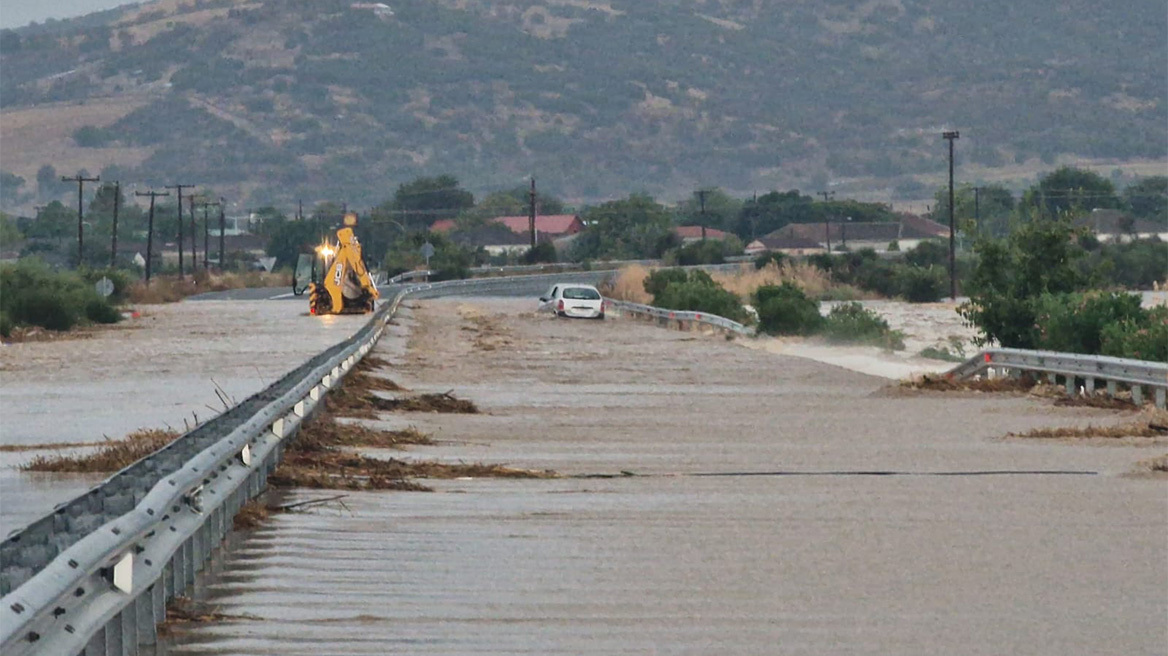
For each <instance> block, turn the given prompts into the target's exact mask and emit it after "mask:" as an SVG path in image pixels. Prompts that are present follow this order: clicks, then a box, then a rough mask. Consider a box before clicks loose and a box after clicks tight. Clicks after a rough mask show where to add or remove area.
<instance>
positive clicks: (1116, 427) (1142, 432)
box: [1006, 410, 1168, 439]
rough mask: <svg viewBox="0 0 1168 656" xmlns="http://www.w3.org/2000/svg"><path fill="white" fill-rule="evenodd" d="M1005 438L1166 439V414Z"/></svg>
mask: <svg viewBox="0 0 1168 656" xmlns="http://www.w3.org/2000/svg"><path fill="white" fill-rule="evenodd" d="M1006 437H1032V438H1044V439H1057V438H1092V437H1104V438H1124V437H1151V438H1168V412H1166V411H1164V410H1151V411H1148V412H1145V413H1144V416H1142V417H1140V418H1139V419H1137V420H1136V421H1131V422H1127V423H1123V424H1113V425H1109V426H1095V425H1089V426H1085V427H1080V426H1060V427H1058V428H1036V429H1034V430H1030V431H1027V432H1025V433H1007V435H1006Z"/></svg>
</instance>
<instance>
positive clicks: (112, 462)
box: [20, 428, 179, 473]
mask: <svg viewBox="0 0 1168 656" xmlns="http://www.w3.org/2000/svg"><path fill="white" fill-rule="evenodd" d="M178 436H179V432H178V431H174V430H163V429H159V428H144V429H141V430H136V431H134V432H133V433H130V434H129V435H127V436H126V437H124V438H122V439H120V440H109V441H107V442H104V443H103V446H102V447H101V448H99V449H98V450H97V451H95V452H93V453H88V454H85V455H78V456H60V455H58V456H37V457H35V458H33V459H32V460H30V461H28V462H27V463H25V464H23V465H21V466H20V469H21V470H23V471H38V472H74V473H83V472H115V471H118V470H120V469H123V468H125V467H128V466H129V465H131V464H133V463H135V462H137V461H139V460H141V459H142V458H145V457H146V456H148V455H150V454H151V453H154V452H155V451H157V450H159V449H161V448H162V447H164V446H166V445H167V444H170V443H171V442H173V441H174V440H175V439H176V438H177V437H178Z"/></svg>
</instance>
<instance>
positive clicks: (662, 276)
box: [642, 269, 689, 297]
mask: <svg viewBox="0 0 1168 656" xmlns="http://www.w3.org/2000/svg"><path fill="white" fill-rule="evenodd" d="M688 279H689V274H687V273H686V272H685V270H684V269H657V270H656V271H654V272H652V273H650V274H649V275H648V276H646V277H645V281H644V283H642V284H643V285H644V287H645V291H646V292H648V293H649V294H650V295H652V296H653V297H656V296H658V295H659V294H660V293H661V292H663V291H665V288H666V287H667V286H668V285H669V283H674V282H685V281H686V280H688Z"/></svg>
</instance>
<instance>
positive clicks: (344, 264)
mask: <svg viewBox="0 0 1168 656" xmlns="http://www.w3.org/2000/svg"><path fill="white" fill-rule="evenodd" d="M356 225H357V215H356V214H354V213H352V212H349V213H346V214H345V218H344V221H343V225H342V226H341V228H340V229H339V230H337V241H336V243H335V244H334V243H332V242H330V241H329V240H328V239H327V238H326V239H325V240H324V241H323V242H322V243H321V244H320V245H319V246H317V247H316V249H315V250H316V252H315V253H313V254H308V253H305V254H303V255H301V256H300V260H299V262H297V264H296V278H295V280H296V282H295V283H294V284H293V286H292V291H293V292H294V293H296V294H297V295H300V294H303V293H304V291H305V290H306V289H307V291H308V312H309V314H314V315H321V314H364V313H366V312H372V311H373V304H374V302H375V301H376V300H377V299H378V298H379V297H380V296H381V295H380V294H379V293H378V292H377V285H375V284H374V283H373V278H372V277H371V276H370V275H369V271H368V270H367V269H366V268H365V261H364V260H363V259H362V258H361V242H359V241H358V240H357V235H356V234H355V233H354V232H353V228H354V227H355V226H356ZM303 282H307V286H306V287H305V286H302V283H303Z"/></svg>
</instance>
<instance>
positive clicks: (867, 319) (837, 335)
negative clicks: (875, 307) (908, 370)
mask: <svg viewBox="0 0 1168 656" xmlns="http://www.w3.org/2000/svg"><path fill="white" fill-rule="evenodd" d="M823 336H824V337H825V338H827V340H828V341H829V342H836V343H847V344H869V345H872V346H879V347H881V348H885V349H888V350H890V351H899V350H902V349H904V335H903V334H901V333H900V331H897V330H892V329H891V328H889V326H888V322H887V321H885V320H884V318H883V317H881V316H880V315H879V314H876V313H875V312H873V311H872V310H869V309H866V308H865V307H864V306H862V305H860V304H859V303H842V304H840V305H837V306H835V307H834V308H832V309H831V312H829V313H828V315H827V318H826V319H825V320H824V322H823Z"/></svg>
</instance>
